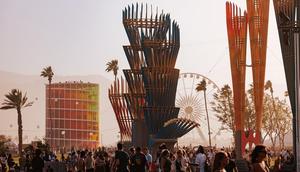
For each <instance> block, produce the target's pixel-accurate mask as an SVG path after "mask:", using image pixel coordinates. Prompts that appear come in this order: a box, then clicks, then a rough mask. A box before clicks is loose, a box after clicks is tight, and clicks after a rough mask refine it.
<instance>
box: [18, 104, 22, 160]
mask: <svg viewBox="0 0 300 172" xmlns="http://www.w3.org/2000/svg"><path fill="white" fill-rule="evenodd" d="M17 112H18V136H19V145H18V149H19V156H20V157H22V145H23V126H22V114H21V108H18V109H17Z"/></svg>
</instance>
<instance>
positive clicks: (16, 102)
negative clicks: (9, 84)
mask: <svg viewBox="0 0 300 172" xmlns="http://www.w3.org/2000/svg"><path fill="white" fill-rule="evenodd" d="M5 98H6V99H4V102H3V103H2V107H0V109H2V110H7V109H13V108H14V109H18V108H22V107H28V106H31V105H32V104H33V102H29V103H27V100H28V98H27V95H26V93H25V94H24V96H23V94H22V91H20V90H18V89H12V90H11V91H10V92H9V93H7V94H6V95H5Z"/></svg>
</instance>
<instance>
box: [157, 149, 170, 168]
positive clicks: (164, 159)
mask: <svg viewBox="0 0 300 172" xmlns="http://www.w3.org/2000/svg"><path fill="white" fill-rule="evenodd" d="M171 165H172V162H171V160H170V152H169V150H168V149H164V150H163V151H162V153H161V156H160V158H159V166H160V169H161V172H170V171H171Z"/></svg>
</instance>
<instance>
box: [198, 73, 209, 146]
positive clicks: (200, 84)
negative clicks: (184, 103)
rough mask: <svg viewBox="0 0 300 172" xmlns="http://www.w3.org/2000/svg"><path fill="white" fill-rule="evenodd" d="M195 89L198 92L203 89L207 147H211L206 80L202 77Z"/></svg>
mask: <svg viewBox="0 0 300 172" xmlns="http://www.w3.org/2000/svg"><path fill="white" fill-rule="evenodd" d="M196 91H198V92H200V91H203V93H204V104H205V111H206V118H207V127H208V138H209V147H211V136H210V135H211V132H210V124H209V118H208V110H207V99H206V81H205V79H203V80H202V81H201V82H200V83H199V84H197V87H196Z"/></svg>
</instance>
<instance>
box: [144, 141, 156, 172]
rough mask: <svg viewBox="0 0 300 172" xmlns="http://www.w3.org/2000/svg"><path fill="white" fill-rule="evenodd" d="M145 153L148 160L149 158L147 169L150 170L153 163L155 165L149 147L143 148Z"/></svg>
mask: <svg viewBox="0 0 300 172" xmlns="http://www.w3.org/2000/svg"><path fill="white" fill-rule="evenodd" d="M143 153H144V154H145V156H146V160H147V171H150V170H152V168H153V167H152V165H154V164H152V155H151V154H150V153H149V150H148V148H147V147H144V148H143Z"/></svg>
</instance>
